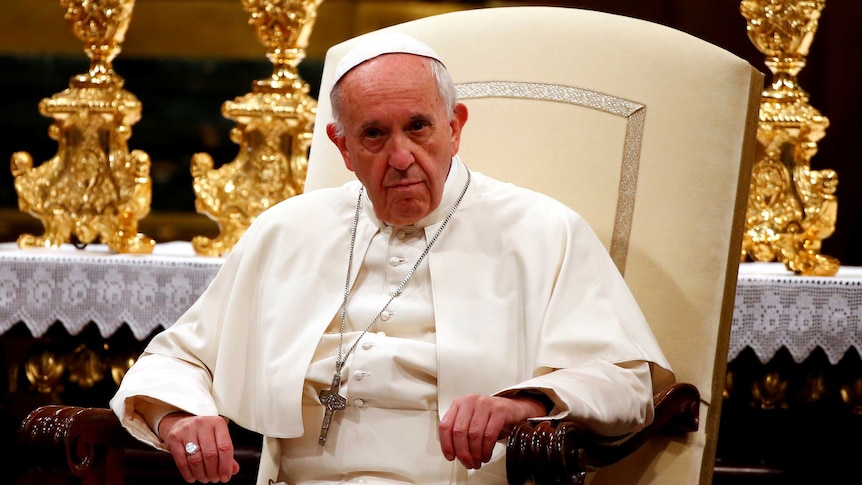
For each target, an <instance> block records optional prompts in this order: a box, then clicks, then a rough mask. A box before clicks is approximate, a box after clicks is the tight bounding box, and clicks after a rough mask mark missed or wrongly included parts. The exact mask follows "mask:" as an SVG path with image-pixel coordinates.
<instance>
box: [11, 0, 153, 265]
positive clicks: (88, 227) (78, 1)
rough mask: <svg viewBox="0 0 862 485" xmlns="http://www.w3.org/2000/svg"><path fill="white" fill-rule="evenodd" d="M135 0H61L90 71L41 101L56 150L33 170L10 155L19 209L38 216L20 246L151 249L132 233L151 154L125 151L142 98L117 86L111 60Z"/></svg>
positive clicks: (147, 184) (28, 161) (147, 186)
mask: <svg viewBox="0 0 862 485" xmlns="http://www.w3.org/2000/svg"><path fill="white" fill-rule="evenodd" d="M134 4H135V2H134V0H60V5H61V6H62V7H63V8H65V9H66V14H65V18H66V22H67V23H68V24H69V25H70V26H71V28H72V31H73V32H74V33H75V36H77V37H78V38H79V39H80V40H82V41H83V42H84V51H85V52H86V53H87V56H88V57H89V58H90V69H89V71H88V72H86V73H84V74H80V75H77V76H74V77H72V79H71V80H70V81H69V88H68V89H66V90H64V91H62V92H60V93H57V94H55V95H54V96H53V97H51V98H50V99H43V100H42V101H41V102H40V103H39V112H40V113H42V115H43V116H46V117H49V118H54V123H53V124H52V125H51V127H50V128H49V131H48V133H49V136H50V137H51V138H52V139H54V140H56V141H57V143H58V145H59V148H58V150H57V154H56V155H54V157H53V158H51V159H50V160H48V161H46V162H44V163H43V164H41V165H40V166H38V167H36V168H34V167H33V158H32V157H31V156H30V154H29V153H27V152H16V153H14V154H13V155H12V174H13V175H14V177H15V190H16V191H17V193H18V207H19V208H20V210H21V211H22V212H27V213H29V214H30V215H32V216H33V217H36V218H38V219H40V220H41V221H42V224H43V225H44V226H45V232H44V234H43V235H41V236H34V235H31V234H22V235H21V236H20V237H19V238H18V245H19V246H20V247H21V248H38V247H47V248H56V247H59V246H60V245H61V244H63V243H65V242H74V243H83V244H87V243H91V242H94V241H96V240H100V241H101V242H103V243H104V244H106V245H107V246H108V247H109V248H111V249H112V250H114V251H116V252H120V253H150V252H152V251H153V248H154V247H155V241H153V240H152V239H151V238H149V237H147V236H145V235H143V234H140V233H138V230H137V229H138V220H139V219H141V218H143V217H144V216H146V215H147V213H149V210H150V201H151V197H152V182H151V180H150V176H149V171H150V159H149V156H148V155H147V154H146V153H144V152H142V151H140V150H133V151H132V152H131V153H129V151H128V145H127V141H128V139H129V137H130V136H131V126H132V125H133V124H135V123H137V122H138V120H139V119H140V117H141V103H140V102H139V101H138V100H137V98H136V97H135V96H134V95H132V94H131V93H129V92H128V91H126V90H124V89H123V79H122V78H120V77H119V76H118V75H117V74H116V73H115V72H114V69H113V66H112V61H113V59H114V58H115V57H116V56H117V54H118V53H119V52H120V45H121V43H122V42H123V40H124V38H125V34H126V29H127V28H128V25H129V22H130V21H131V18H132V9H133V7H134Z"/></svg>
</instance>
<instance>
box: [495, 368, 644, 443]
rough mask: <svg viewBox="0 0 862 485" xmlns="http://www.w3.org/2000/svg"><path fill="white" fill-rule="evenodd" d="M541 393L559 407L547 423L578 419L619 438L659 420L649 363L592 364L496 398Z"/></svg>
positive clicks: (508, 390) (541, 378) (536, 380)
mask: <svg viewBox="0 0 862 485" xmlns="http://www.w3.org/2000/svg"><path fill="white" fill-rule="evenodd" d="M525 390H526V391H531V392H535V391H539V392H541V393H543V394H545V395H546V396H548V397H549V398H550V399H551V400H552V401H553V403H554V408H553V409H552V410H551V412H550V415H549V416H547V417H546V418H542V419H569V420H573V421H578V422H580V423H582V424H583V425H584V426H586V427H587V428H588V429H589V430H591V431H593V432H595V433H598V434H601V435H604V436H618V435H623V434H626V433H631V432H635V431H640V430H641V429H643V428H644V427H645V426H647V425H648V424H650V423H651V422H652V420H653V417H654V412H655V409H654V407H653V392H652V382H651V375H650V365H649V363H648V362H644V361H636V362H627V363H622V364H613V363H610V362H605V361H601V360H592V361H589V362H585V363H584V364H582V365H578V366H575V367H571V368H567V369H558V370H555V371H553V372H549V373H547V374H544V375H541V376H538V377H534V378H532V379H529V380H527V381H524V382H522V383H520V384H517V385H514V386H511V387H508V388H506V389H504V390H502V391H500V392H497V393H496V394H495V395H498V396H503V397H507V396H512V395H515V394H517V393H518V392H523V391H525Z"/></svg>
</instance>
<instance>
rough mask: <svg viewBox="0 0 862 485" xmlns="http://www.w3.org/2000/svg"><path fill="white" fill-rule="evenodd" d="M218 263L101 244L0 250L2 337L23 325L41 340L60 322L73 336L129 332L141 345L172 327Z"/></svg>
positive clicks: (186, 252)
mask: <svg viewBox="0 0 862 485" xmlns="http://www.w3.org/2000/svg"><path fill="white" fill-rule="evenodd" d="M223 261H224V260H223V259H222V258H212V257H204V256H198V255H196V254H195V252H194V250H193V249H192V246H191V243H189V242H170V243H161V244H157V245H156V249H155V251H154V252H153V254H148V255H131V254H116V253H114V252H112V251H111V250H109V249H108V248H107V247H106V246H104V245H100V244H91V245H89V246H87V247H86V248H85V249H76V248H75V247H74V246H72V245H71V244H69V245H64V246H63V247H62V248H59V249H56V250H50V249H27V250H21V249H19V248H18V246H17V244H16V243H0V334H3V333H5V332H6V331H8V330H9V329H10V328H11V327H12V326H14V325H16V324H17V323H19V322H23V323H24V324H25V325H26V326H27V328H28V329H30V332H31V333H32V334H33V336H34V337H40V336H42V335H43V334H44V333H45V332H46V331H47V330H48V328H49V327H51V326H52V325H53V324H54V323H55V322H60V323H62V325H63V326H64V327H65V328H66V330H67V331H68V332H69V333H70V334H71V335H77V334H78V333H79V332H80V331H81V330H82V329H83V328H84V327H85V326H86V325H87V324H89V323H91V322H92V323H94V324H95V325H97V326H98V328H99V331H100V333H101V334H102V336H103V337H109V336H111V335H113V333H114V332H115V331H116V330H117V329H118V328H120V327H121V326H123V325H128V326H129V328H131V330H132V332H133V333H134V335H135V337H136V338H138V339H144V338H146V337H147V336H149V335H150V334H151V333H152V332H153V331H154V330H156V329H158V328H162V327H168V326H170V325H171V324H173V323H174V321H176V319H177V318H178V317H179V316H180V315H182V313H183V312H185V311H186V310H187V309H188V308H189V306H191V304H192V303H194V301H195V300H196V299H197V297H198V296H199V295H200V294H201V293H202V292H203V290H204V289H205V288H206V286H207V285H208V284H209V282H210V281H211V280H212V278H213V277H214V276H215V274H216V272H218V270H219V268H220V267H221V265H222V263H223Z"/></svg>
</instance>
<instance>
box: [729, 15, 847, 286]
mask: <svg viewBox="0 0 862 485" xmlns="http://www.w3.org/2000/svg"><path fill="white" fill-rule="evenodd" d="M825 3H826V2H825V0H742V2H741V4H740V12H741V13H742V15H743V16H744V17H745V19H746V21H747V24H748V26H747V31H748V37H749V38H750V39H751V41H752V43H754V45H755V46H756V47H757V49H758V50H760V52H762V53H763V54H764V55H765V56H766V61H765V63H766V65H767V67H769V70H770V71H772V83H771V85H770V86H769V87H768V88H766V89H765V90H764V91H763V96H762V100H761V104H760V125H759V128H758V132H757V140H758V155H757V160H756V162H755V165H754V168H753V171H752V180H751V190H750V193H749V198H748V210H747V214H746V226H745V233H744V236H743V245H742V261H746V260H751V261H778V262H782V263H784V264H785V266H786V267H787V268H788V269H790V270H792V271H793V272H795V273H797V274H803V275H817V276H832V275H834V274H835V273H836V272H837V271H838V266H839V262H838V260H837V259H835V258H833V257H830V256H825V255H822V254H820V248H821V243H822V240H823V239H825V238H827V237H829V236H830V235H831V234H832V233H833V232H834V231H835V220H836V216H837V211H838V200H837V198H836V196H835V191H836V188H837V185H838V175H837V174H836V173H835V171H833V170H811V164H810V162H811V158H812V157H813V156H814V155H815V154H816V153H817V142H818V141H819V140H820V139H821V138H823V136H824V135H825V131H826V128H827V127H828V126H829V120H828V119H827V118H826V117H824V116H822V115H821V114H820V112H818V111H817V110H816V109H815V108H813V107H812V106H811V105H809V104H808V93H806V92H805V91H804V90H803V89H802V88H801V87H800V86H799V83H798V81H797V74H798V73H799V71H800V70H801V69H802V68H803V67H805V57H806V56H807V55H808V49H809V47H810V46H811V42H812V40H813V38H814V33H815V32H816V30H817V25H818V19H819V18H820V13H821V11H822V10H823V7H824V6H825Z"/></svg>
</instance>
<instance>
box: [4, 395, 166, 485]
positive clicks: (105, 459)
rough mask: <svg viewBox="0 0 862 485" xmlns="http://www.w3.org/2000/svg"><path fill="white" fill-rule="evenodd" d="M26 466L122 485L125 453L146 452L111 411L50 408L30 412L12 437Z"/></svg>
mask: <svg viewBox="0 0 862 485" xmlns="http://www.w3.org/2000/svg"><path fill="white" fill-rule="evenodd" d="M16 443H17V447H18V449H19V450H20V451H21V456H24V457H27V459H28V460H29V461H30V462H31V463H28V465H31V466H34V467H37V468H39V469H41V470H42V471H44V472H49V473H50V472H59V471H62V472H70V473H71V474H72V475H74V476H76V477H81V478H82V479H83V483H85V484H88V483H101V484H113V483H122V474H123V459H124V452H125V450H126V449H127V448H129V449H135V448H137V449H148V448H150V447H149V446H147V445H146V444H144V443H141V442H140V441H138V440H136V439H135V438H133V437H132V436H131V435H130V434H128V432H126V430H125V429H124V428H123V427H122V425H120V421H119V420H118V419H117V417H116V416H115V415H114V413H113V412H112V411H111V410H110V409H106V408H83V407H75V406H61V405H50V406H42V407H39V408H37V409H34V410H33V411H31V412H30V413H29V414H28V415H27V417H26V418H24V420H23V421H22V422H21V426H20V427H19V428H18V434H17V437H16Z"/></svg>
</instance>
